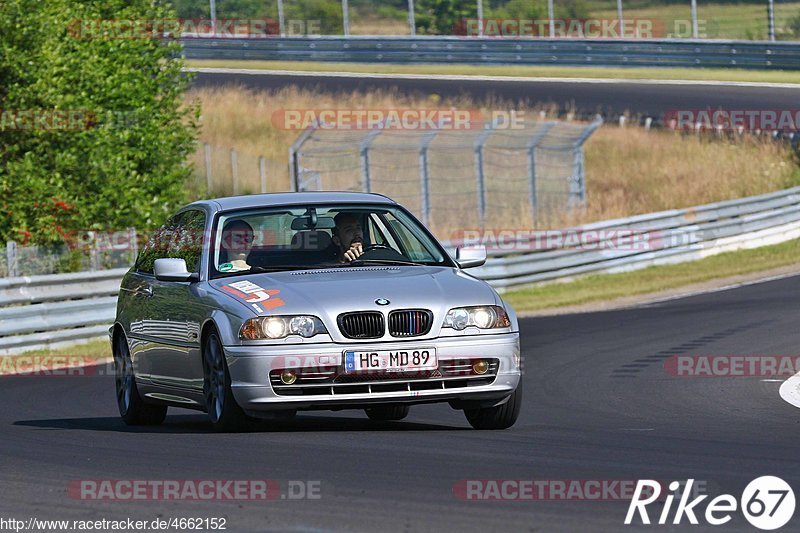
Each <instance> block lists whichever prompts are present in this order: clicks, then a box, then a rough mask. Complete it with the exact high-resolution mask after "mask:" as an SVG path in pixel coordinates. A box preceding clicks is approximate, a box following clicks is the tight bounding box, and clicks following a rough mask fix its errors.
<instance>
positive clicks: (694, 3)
mask: <svg viewBox="0 0 800 533" xmlns="http://www.w3.org/2000/svg"><path fill="white" fill-rule="evenodd" d="M697 35H698V31H697V0H692V39H697Z"/></svg>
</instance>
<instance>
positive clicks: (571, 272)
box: [448, 187, 800, 291]
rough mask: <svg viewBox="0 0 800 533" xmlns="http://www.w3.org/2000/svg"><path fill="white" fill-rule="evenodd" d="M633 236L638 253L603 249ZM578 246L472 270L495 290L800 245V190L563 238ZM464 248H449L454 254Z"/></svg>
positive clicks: (508, 248)
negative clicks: (782, 244)
mask: <svg viewBox="0 0 800 533" xmlns="http://www.w3.org/2000/svg"><path fill="white" fill-rule="evenodd" d="M620 231H625V232H632V233H633V234H635V235H636V236H637V238H638V243H639V244H638V245H633V244H631V245H630V246H622V247H614V246H611V247H607V246H605V245H604V239H605V238H606V237H607V236H609V235H610V236H611V237H610V238H611V239H612V240H614V239H616V237H615V233H618V232H620ZM560 233H561V234H562V235H563V236H569V235H573V236H579V237H581V238H583V240H582V242H581V243H580V245H579V246H572V247H569V248H567V247H548V246H547V240H546V239H545V245H544V246H540V245H539V243H538V242H536V241H533V240H521V241H515V242H512V243H505V244H504V245H503V246H502V248H504V249H501V250H496V251H493V252H490V254H489V260H488V261H487V263H486V265H484V266H483V267H480V268H477V269H475V270H472V271H471V273H473V275H475V276H476V277H479V278H481V279H485V280H486V281H488V282H489V283H490V284H491V285H492V286H493V287H495V288H496V289H498V290H501V291H503V290H506V289H508V288H512V287H518V286H522V285H528V284H532V283H537V282H544V281H552V280H557V279H565V278H570V277H572V276H577V275H581V274H589V273H601V272H621V271H628V270H636V269H639V268H645V267H648V266H653V265H660V264H669V263H679V262H684V261H692V260H696V259H702V258H703V257H707V256H710V255H715V254H718V253H722V252H725V251H731V250H736V249H741V248H754V247H757V246H763V245H766V244H775V243H779V242H783V241H787V240H791V239H795V238H799V237H800V187H795V188H792V189H787V190H784V191H778V192H774V193H768V194H764V195H759V196H752V197H748V198H742V199H737V200H728V201H724V202H718V203H713V204H707V205H701V206H697V207H691V208H687V209H675V210H670V211H662V212H658V213H650V214H645V215H637V216H633V217H629V218H621V219H616V220H608V221H603V222H598V223H593V224H586V225H583V226H578V227H576V228H570V229H568V230H564V231H563V232H560ZM458 244H462V243H454V242H450V243H448V245H449V246H450V247H451V248H452V247H453V246H455V245H458Z"/></svg>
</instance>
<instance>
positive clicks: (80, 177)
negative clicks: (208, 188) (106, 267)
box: [0, 0, 198, 243]
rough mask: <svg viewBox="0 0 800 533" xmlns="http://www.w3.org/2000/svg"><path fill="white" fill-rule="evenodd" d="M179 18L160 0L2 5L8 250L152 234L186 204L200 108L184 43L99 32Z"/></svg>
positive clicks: (3, 209) (2, 175)
mask: <svg viewBox="0 0 800 533" xmlns="http://www.w3.org/2000/svg"><path fill="white" fill-rule="evenodd" d="M175 17H176V15H175V13H174V11H173V10H172V9H171V8H169V7H167V6H165V5H164V4H161V3H160V2H153V1H152V0H87V1H82V2H74V1H72V0H47V1H46V2H41V1H38V0H3V1H2V2H0V79H2V84H0V110H2V111H0V113H2V114H0V213H2V215H3V216H0V242H3V241H5V240H20V241H23V242H24V241H26V240H27V241H30V242H35V243H54V242H58V241H59V240H62V239H63V237H64V236H65V235H69V234H70V233H71V232H74V231H77V230H81V229H108V228H115V229H116V228H124V227H127V226H136V227H139V228H143V229H146V228H149V227H153V226H155V225H158V224H160V223H161V222H163V220H164V219H165V218H166V215H167V214H168V213H170V212H172V211H173V210H174V209H175V208H176V207H177V206H178V205H179V204H181V203H182V202H183V201H184V188H185V183H186V180H187V178H188V177H189V176H190V174H191V168H189V167H188V166H187V164H186V161H187V157H188V155H189V154H190V153H192V152H193V150H194V138H195V134H196V129H197V115H198V110H197V109H196V108H194V107H192V108H186V107H184V106H183V98H184V91H185V90H186V89H187V87H188V79H187V78H186V76H185V75H184V74H182V73H181V67H182V65H183V62H182V60H181V59H180V45H179V44H178V43H177V42H176V41H161V40H156V39H153V38H148V37H143V36H142V35H141V34H139V35H137V36H131V35H130V34H128V35H127V38H125V37H124V34H120V32H119V31H118V29H117V30H115V29H114V28H113V27H109V26H106V25H102V24H99V23H98V22H97V21H101V20H103V21H108V20H112V19H114V20H117V21H127V20H148V21H149V20H164V19H174V18H175ZM128 28H130V27H129V26H128ZM121 37H123V38H121Z"/></svg>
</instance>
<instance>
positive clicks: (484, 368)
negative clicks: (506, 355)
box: [472, 359, 489, 374]
mask: <svg viewBox="0 0 800 533" xmlns="http://www.w3.org/2000/svg"><path fill="white" fill-rule="evenodd" d="M472 371H473V372H475V373H476V374H485V373H486V372H488V371H489V362H488V361H484V360H483V359H481V360H480V361H476V362H475V363H473V364H472Z"/></svg>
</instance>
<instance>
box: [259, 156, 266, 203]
mask: <svg viewBox="0 0 800 533" xmlns="http://www.w3.org/2000/svg"><path fill="white" fill-rule="evenodd" d="M258 175H259V177H260V178H261V194H264V193H265V192H267V162H266V160H265V159H264V156H263V155H260V156H258Z"/></svg>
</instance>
